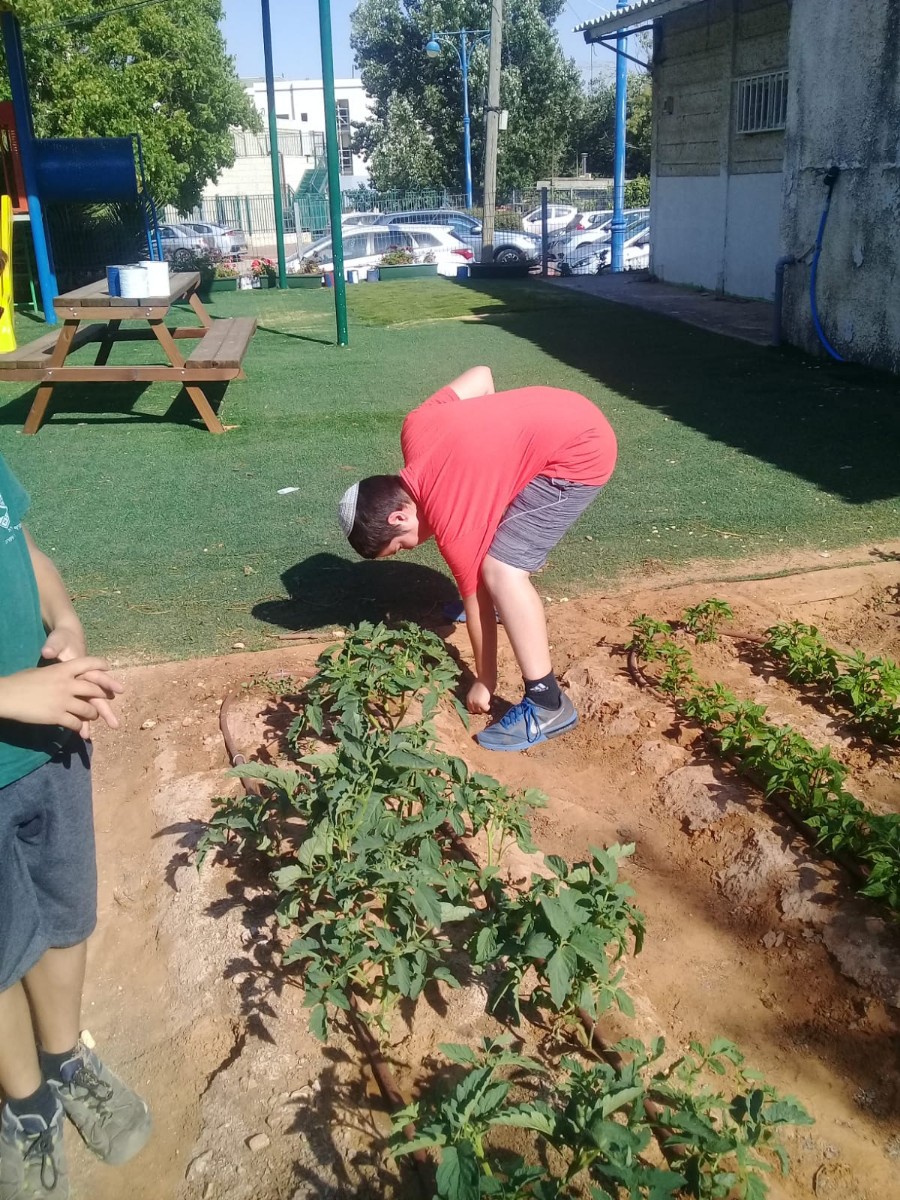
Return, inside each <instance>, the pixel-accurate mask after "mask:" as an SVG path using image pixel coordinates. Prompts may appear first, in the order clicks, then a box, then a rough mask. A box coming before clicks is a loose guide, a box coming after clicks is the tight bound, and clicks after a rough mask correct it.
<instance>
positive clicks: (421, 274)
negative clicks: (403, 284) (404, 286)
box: [378, 263, 437, 283]
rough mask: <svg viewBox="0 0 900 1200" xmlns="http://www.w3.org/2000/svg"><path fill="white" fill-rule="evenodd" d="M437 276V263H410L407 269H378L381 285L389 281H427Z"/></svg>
mask: <svg viewBox="0 0 900 1200" xmlns="http://www.w3.org/2000/svg"><path fill="white" fill-rule="evenodd" d="M432 275H437V263H412V264H410V265H409V266H407V267H379V268H378V276H379V278H380V279H381V281H382V283H386V282H387V281H388V280H390V279H428V278H429V277H430V276H432Z"/></svg>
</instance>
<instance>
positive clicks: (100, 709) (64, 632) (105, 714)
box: [41, 622, 125, 738]
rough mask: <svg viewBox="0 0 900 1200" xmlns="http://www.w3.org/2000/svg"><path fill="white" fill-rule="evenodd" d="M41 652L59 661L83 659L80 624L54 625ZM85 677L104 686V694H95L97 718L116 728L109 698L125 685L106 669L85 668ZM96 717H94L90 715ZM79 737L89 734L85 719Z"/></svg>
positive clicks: (82, 633)
mask: <svg viewBox="0 0 900 1200" xmlns="http://www.w3.org/2000/svg"><path fill="white" fill-rule="evenodd" d="M41 655H42V656H43V657H44V658H50V659H56V660H57V661H58V662H61V663H65V662H74V661H75V659H81V658H85V656H86V655H87V648H86V646H85V641H84V630H83V629H82V628H81V623H80V622H79V623H78V624H72V625H66V624H61V625H57V626H56V628H55V629H54V630H53V631H52V633H50V634H49V635H48V637H47V640H46V642H44V646H43V649H42V650H41ZM84 678H85V679H86V680H87V681H88V682H89V683H95V684H97V685H98V686H99V687H100V688H102V689H103V692H104V693H105V696H104V697H98V698H97V699H96V700H95V701H94V704H93V707H94V708H96V710H97V717H100V718H102V719H103V720H104V721H105V722H106V724H107V725H108V726H109V727H110V729H118V728H119V722H118V720H117V718H116V716H115V714H114V713H113V710H112V709H111V708H110V706H109V701H110V700H112V699H113V697H114V696H116V695H118V694H120V693H121V692H124V690H125V689H124V688H123V687H122V685H121V683H119V681H118V680H117V679H114V678H113V677H112V675H108V674H107V673H106V670H105V669H104V670H102V671H88V672H87V674H86V675H85V676H84ZM89 720H96V717H94V718H89ZM80 732H81V736H82V737H83V738H89V737H90V736H91V727H90V724H89V722H88V721H85V722H84V724H83V725H82V726H81V730H80Z"/></svg>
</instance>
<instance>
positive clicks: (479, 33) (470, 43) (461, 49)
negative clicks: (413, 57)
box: [425, 29, 491, 208]
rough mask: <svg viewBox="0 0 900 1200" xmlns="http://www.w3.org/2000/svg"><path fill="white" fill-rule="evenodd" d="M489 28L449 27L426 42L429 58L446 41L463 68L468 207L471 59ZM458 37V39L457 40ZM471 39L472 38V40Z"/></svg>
mask: <svg viewBox="0 0 900 1200" xmlns="http://www.w3.org/2000/svg"><path fill="white" fill-rule="evenodd" d="M490 36H491V31H490V30H489V29H448V30H443V31H441V32H435V31H432V34H431V37H430V38H429V39H428V41H427V42H426V43H425V53H426V54H427V55H428V57H429V58H440V54H441V42H446V43H447V45H448V46H452V47H453V49H454V50H455V51H456V57H457V58H458V59H459V65H460V67H461V68H462V91H463V165H464V168H465V176H466V208H471V207H472V139H471V134H470V131H469V126H470V124H471V121H470V118H469V59H470V57H471V54H472V51H473V50H474V49H475V47H476V46H477V45H478V43H479V42H487V41H489V40H490ZM457 39H458V41H457ZM470 39H471V40H470Z"/></svg>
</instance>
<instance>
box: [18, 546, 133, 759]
mask: <svg viewBox="0 0 900 1200" xmlns="http://www.w3.org/2000/svg"><path fill="white" fill-rule="evenodd" d="M23 532H24V534H25V540H26V542H27V544H28V553H29V555H30V556H31V565H32V568H33V570H34V577H35V579H36V580H37V588H38V597H39V599H40V604H41V618H42V620H43V622H44V627H45V629H46V630H47V640H46V641H45V642H44V645H43V647H42V648H41V657H42V658H45V659H48V660H51V661H56V662H59V663H72V662H76V661H77V662H84V663H90V666H87V667H83V668H82V670H83V671H84V672H86V673H85V674H84V680H85V682H86V683H87V684H89V685H91V688H93V689H94V690H92V691H89V695H90V698H91V705H92V709H93V714H92V715H91V716H87V717H85V718H84V720H85V721H93V720H96V719H97V717H102V718H103V720H104V721H105V722H106V724H107V725H109V727H110V728H111V729H117V728H118V725H119V722H118V720H117V719H116V716H115V714H114V713H113V711H112V709H111V708H110V706H109V701H110V700H112V699H114V697H115V696H116V695H117V694H119V693H121V692H123V691H124V690H125V689H124V688H123V687H122V685H121V683H119V681H118V680H117V679H114V678H113V677H112V676H111V675H110V674H109V673H108V665H107V663H106V662H105V661H104V660H103V659H87V658H86V657H85V656H86V654H87V649H86V646H85V638H84V629H83V628H82V626H81V621H80V620H79V619H78V614H77V613H76V611H75V608H74V606H73V604H72V601H71V600H70V599H69V593H68V591H67V589H66V585H65V584H64V583H63V580H62V576H61V575H60V573H59V571H57V569H56V567H55V566H54V565H53V562H52V561H51V560H50V559H49V558H48V557H47V555H46V554H44V552H43V550H40V549H39V548H38V546H37V545H36V544H35V541H34V538H32V536H31V534H30V533H29V532H28V530H27V529H24V528H23ZM22 674H23V675H24V674H28V673H27V672H22ZM7 678H8V679H15V678H17V677H16V676H8V677H7ZM57 700H59V698H58V697H57ZM17 719H18V720H23V721H28V720H30V719H31V718H29V717H25V716H23V717H18V718H17ZM48 723H50V724H60V725H65V726H66V727H67V728H69V727H71V726H69V725H67V723H66V722H65V721H52V722H48ZM81 732H82V735H83V736H84V737H88V736H89V730H88V728H87V727H86V726H82V727H81Z"/></svg>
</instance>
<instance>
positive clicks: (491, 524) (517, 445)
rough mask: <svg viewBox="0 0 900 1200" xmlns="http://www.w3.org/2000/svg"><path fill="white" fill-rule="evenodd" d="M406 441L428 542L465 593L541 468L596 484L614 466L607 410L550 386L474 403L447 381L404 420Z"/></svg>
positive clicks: (411, 487) (408, 477) (412, 490)
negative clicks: (431, 540) (431, 541)
mask: <svg viewBox="0 0 900 1200" xmlns="http://www.w3.org/2000/svg"><path fill="white" fill-rule="evenodd" d="M400 445H401V448H402V450H403V461H404V463H405V464H406V465H405V466H404V468H403V470H402V471H401V472H400V478H401V479H402V480H403V484H404V487H405V488H406V489H407V491H408V492H409V494H410V495H411V496H412V498H413V499H414V500H415V502H416V506H417V509H418V516H419V526H420V533H421V535H422V540H423V541H424V540H425V538H427V537H430V536H431V535H432V534H433V535H434V537H435V539H436V540H437V544H438V549H439V550H440V552H441V554H442V555H443V556H444V558H445V560H446V562H447V565H448V566H449V568H450V570H451V571H452V572H453V575H454V578H455V579H456V582H457V583H458V584H459V590H460V593H461V595H462V596H463V597H464V598H465V597H467V596H471V595H473V594H474V593H475V592H476V591H477V588H478V578H479V574H480V571H481V563H482V561H483V559H484V556H485V555H486V554H487V552H488V549H489V547H490V544H491V542H492V540H493V537H494V534H495V533H496V532H497V527H498V525H499V524H500V521H501V518H502V517H503V514H504V512H505V511H506V509H507V507H508V506H509V504H510V502H511V501H512V500H513V499H514V498H515V497H516V496H517V495H518V494H519V492H521V490H522V489H523V488H524V487H525V485H526V484H527V483H529V482H530V481H531V480H532V479H534V478H535V477H536V476H538V475H545V476H547V477H548V478H551V479H565V480H567V481H568V482H570V483H587V484H593V485H595V486H597V485H601V484H604V483H606V481H607V480H608V479H609V477H610V475H612V473H613V467H614V466H615V465H616V437H615V434H614V433H613V431H612V428H611V427H610V424H609V422H608V421H607V420H606V418H605V417H604V415H603V413H601V412H600V410H599V409H598V408H597V407H596V405H595V404H593V403H592V402H591V401H590V400H588V399H587V397H585V396H580V395H579V394H578V393H577V392H566V391H563V390H562V389H561V388H552V387H527V388H517V389H516V390H514V391H511V392H497V393H495V394H494V395H491V396H478V397H475V398H473V399H470V400H461V399H460V398H459V396H457V394H456V392H454V391H453V390H452V388H449V387H445V388H441V390H440V391H439V392H436V393H435V394H434V395H433V396H432V397H431V398H430V399H428V400H426V401H425V403H424V404H422V405H420V407H419V408H416V409H414V410H413V411H412V412H411V413H410V414H409V416H408V417H407V418H406V420H405V421H404V422H403V432H402V433H401V435H400Z"/></svg>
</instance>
